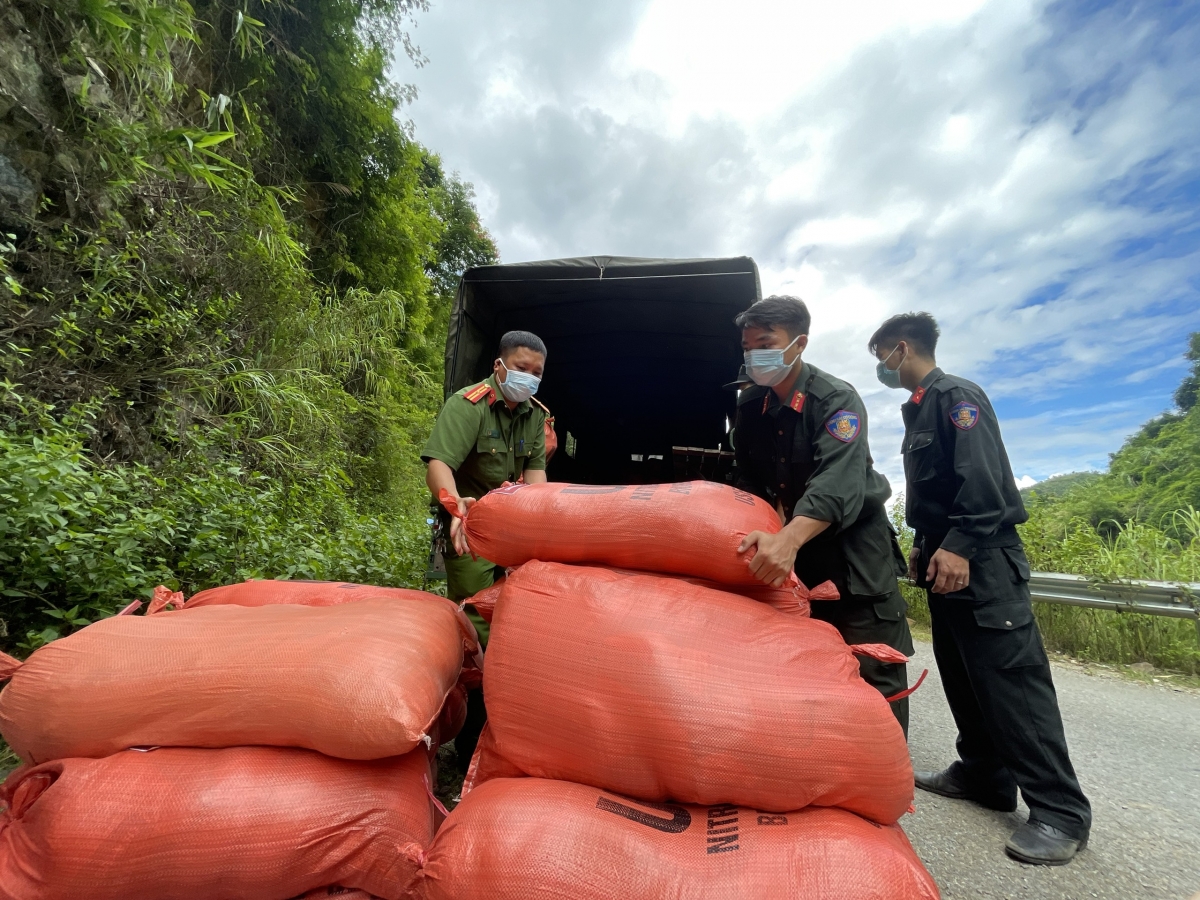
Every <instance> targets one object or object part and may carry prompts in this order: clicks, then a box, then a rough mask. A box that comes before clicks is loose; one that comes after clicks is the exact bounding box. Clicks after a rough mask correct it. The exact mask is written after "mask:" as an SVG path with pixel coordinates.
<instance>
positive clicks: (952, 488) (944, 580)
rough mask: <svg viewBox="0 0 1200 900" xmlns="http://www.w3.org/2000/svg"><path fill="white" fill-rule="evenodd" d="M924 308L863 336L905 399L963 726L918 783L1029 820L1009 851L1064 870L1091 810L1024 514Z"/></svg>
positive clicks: (916, 518) (923, 526) (936, 600)
mask: <svg viewBox="0 0 1200 900" xmlns="http://www.w3.org/2000/svg"><path fill="white" fill-rule="evenodd" d="M937 338H938V328H937V323H936V322H935V321H934V320H933V317H932V316H930V315H929V314H928V313H908V314H905V315H899V316H894V317H892V318H891V319H888V321H886V322H884V324H883V325H882V326H881V327H880V328H879V330H878V331H876V332H875V334H874V335H873V336H872V337H871V340H870V342H869V344H868V347H869V349H870V350H871V352H872V353H874V354H875V357H876V358H877V359H878V360H879V364H878V367H877V372H878V376H879V380H880V381H881V382H883V383H884V384H885V385H887V386H888V387H892V388H905V389H906V390H909V391H912V396H911V398H910V399H909V400H908V402H907V403H905V404H904V405H903V407H901V411H902V413H903V416H904V427H905V433H904V446H903V450H904V476H905V480H906V482H907V495H906V497H907V499H906V507H905V513H906V516H907V518H908V524H909V525H910V526H911V527H912V528H913V530H914V531H915V532H916V541H915V543H914V546H913V552H912V556H911V557H910V559H909V567H910V574H912V576H913V577H914V578H915V579H916V581H917V584H918V585H919V586H920V587H923V588H925V589H926V591H927V592H928V596H929V612H930V617H931V619H932V623H933V652H934V657H935V658H936V659H937V664H938V670H939V672H940V673H941V677H942V686H943V688H944V689H945V692H946V700H947V701H948V702H949V704H950V710H951V712H953V714H954V721H955V723H956V724H957V725H958V743H957V747H958V755H959V759H958V760H957V761H956V762H954V763H953V764H952V765H951V766H950V767H949V768H948V769H946V770H945V771H944V772H917V773H916V783H917V787H919V788H921V789H922V790H926V791H931V792H933V793H935V794H941V795H942V796H945V797H951V798H954V799H961V800H973V801H975V802H976V803H979V804H981V805H983V806H986V807H988V808H990V809H997V810H1001V811H1006V812H1009V811H1012V810H1015V809H1016V808H1017V789H1018V788H1019V789H1020V791H1021V794H1022V796H1023V797H1024V798H1025V802H1026V804H1027V805H1028V806H1029V821H1028V822H1027V823H1026V824H1024V825H1022V826H1021V827H1020V828H1018V829H1017V830H1016V831H1015V832H1014V833H1013V835H1012V837H1010V838H1009V840H1008V843H1007V844H1006V845H1005V849H1006V850H1007V852H1008V854H1009V855H1010V856H1012V857H1014V858H1015V859H1018V860H1020V861H1021V862H1026V863H1031V864H1037V865H1063V864H1065V863H1067V862H1070V861H1071V859H1072V858H1073V857H1074V856H1075V854H1076V853H1077V852H1078V851H1080V850H1082V849H1084V848H1085V847H1086V846H1087V840H1088V832H1089V830H1090V828H1091V823H1092V812H1091V806H1090V805H1089V803H1088V800H1087V798H1086V797H1085V796H1084V794H1083V791H1082V790H1081V789H1080V787H1079V781H1078V779H1077V778H1076V777H1075V770H1074V768H1073V767H1072V765H1071V759H1070V756H1069V755H1068V752H1067V738H1066V734H1065V733H1064V731H1063V724H1062V716H1061V714H1060V713H1059V709H1058V698H1057V696H1056V695H1055V692H1054V682H1053V680H1052V678H1051V674H1050V664H1049V660H1047V658H1046V651H1045V650H1044V649H1043V647H1042V638H1041V635H1040V634H1039V632H1038V627H1037V622H1036V621H1034V618H1033V608H1032V604H1031V602H1030V595H1029V563H1028V562H1027V561H1026V559H1025V550H1024V548H1023V546H1022V544H1021V538H1020V536H1019V535H1018V534H1017V529H1016V526H1017V525H1019V524H1021V523H1022V522H1024V521H1025V520H1026V519H1027V518H1028V516H1027V515H1026V513H1025V507H1024V505H1023V504H1022V503H1021V495H1020V493H1019V492H1018V490H1017V485H1016V482H1015V481H1014V479H1013V474H1012V468H1011V467H1010V466H1009V462H1008V455H1007V454H1006V453H1005V451H1004V444H1003V442H1002V441H1001V438H1000V425H999V423H998V422H997V420H996V414H995V412H994V411H993V410H992V405H991V403H990V402H989V401H988V398H987V395H986V394H985V393H984V392H983V390H982V389H981V388H980V387H979V386H978V385H975V384H972V383H971V382H969V381H967V380H965V379H963V378H958V377H955V376H953V375H947V374H946V373H945V372H943V371H942V370H941V369H939V368H937V364H936V362H935V361H934V351H935V349H936V346H937Z"/></svg>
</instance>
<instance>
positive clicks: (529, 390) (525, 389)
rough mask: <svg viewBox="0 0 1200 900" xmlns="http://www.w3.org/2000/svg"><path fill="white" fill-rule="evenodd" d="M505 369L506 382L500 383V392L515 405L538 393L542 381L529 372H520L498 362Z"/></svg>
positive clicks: (501, 361) (502, 362)
mask: <svg viewBox="0 0 1200 900" xmlns="http://www.w3.org/2000/svg"><path fill="white" fill-rule="evenodd" d="M497 362H499V363H500V367H501V368H502V369H504V380H503V381H502V382H500V390H501V392H502V393H503V394H504V396H505V397H507V398H508V399H509V400H511V401H512V402H513V403H521V402H522V401H525V400H528V399H529V398H530V397H532V396H533V395H534V394H536V393H537V389H538V385H539V384H541V383H542V379H540V378H538V377H537V376H536V375H530V374H529V373H528V372H520V371H518V370H516V369H510V368H509V367H508V366H506V365H504V360H502V359H501V360H497Z"/></svg>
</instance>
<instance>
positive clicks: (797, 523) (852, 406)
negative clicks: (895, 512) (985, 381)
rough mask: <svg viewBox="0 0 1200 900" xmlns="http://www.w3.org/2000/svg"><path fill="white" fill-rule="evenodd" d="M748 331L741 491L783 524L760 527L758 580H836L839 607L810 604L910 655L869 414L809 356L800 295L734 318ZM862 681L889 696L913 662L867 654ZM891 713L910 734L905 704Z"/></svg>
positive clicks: (858, 639) (819, 613)
mask: <svg viewBox="0 0 1200 900" xmlns="http://www.w3.org/2000/svg"><path fill="white" fill-rule="evenodd" d="M735 322H736V324H737V326H738V327H739V328H741V329H742V348H743V349H744V350H745V351H746V354H745V355H746V360H745V361H746V372H747V375H748V376H749V378H750V379H751V380H752V381H753V382H754V386H752V387H749V388H747V389H746V390H743V391H742V392H741V394H740V396H739V397H738V411H737V424H736V425H735V426H734V432H733V438H734V442H733V445H734V451H735V455H736V461H737V486H738V487H739V488H741V489H742V490H745V491H748V492H749V493H752V494H756V495H758V496H759V497H762V498H763V499H765V500H766V501H767V502H769V503H770V504H771V505H773V506H774V507H775V508H776V510H777V511H778V512H779V515H780V518H781V519H782V520H783V521H784V522H785V525H784V528H783V530H782V531H780V532H779V533H777V534H768V533H766V532H761V531H756V532H753V533H751V534H749V535H747V536H746V539H745V541H743V543H742V550H743V551H744V550H748V549H750V548H751V547H755V548H756V551H755V556H754V558H753V559H752V560H751V561H750V569H751V571H752V572H753V573H754V575H755V576H756V577H757V578H758V579H759V580H761V581H764V582H766V583H767V584H774V585H776V586H778V585H782V584H783V582H784V579H786V578H787V576H788V575H789V574H790V573H791V572H792V571H793V570H794V571H795V573H796V575H797V576H798V577H799V578H800V580H801V581H803V582H804V583H805V584H806V585H808V586H810V587H812V586H814V585H817V584H820V583H822V582H824V581H827V580H828V581H832V582H833V583H834V584H835V585H836V586H837V589H838V591H839V592H840V593H841V599H840V600H833V601H820V602H814V603H813V604H812V616H813V618H814V619H823V620H824V621H826V622H829V623H830V624H831V625H833V626H834V627H835V628H837V630H838V631H839V632H840V633H841V635H842V637H843V638H845V640H846V642H847V643H850V644H874V643H878V644H887V645H889V646H891V647H894V648H895V649H897V650H899V651H900V652H902V653H905V654H911V653H912V652H913V645H912V636H911V634H910V633H909V630H908V619H907V618H906V617H905V613H906V611H907V608H906V605H905V602H904V597H903V596H902V595H901V593H900V587H899V585H898V584H897V581H896V576H897V575H899V574H903V572H904V571H905V569H906V568H907V566H906V565H905V561H904V557H903V554H902V552H901V550H900V547H899V544H898V543H897V542H896V535H895V532H894V531H893V530H892V526H891V522H890V520H889V519H888V515H887V510H886V509H885V508H884V502H885V501H886V500H887V498H888V497H889V496H890V495H891V487H890V486H889V485H888V483H887V480H886V479H885V478H884V477H883V476H882V475H880V474H879V473H878V472H876V471H875V469H874V465H873V463H872V460H871V452H870V449H869V448H868V446H867V412H866V408H865V407H864V406H863V402H862V399H861V398H860V397H859V396H858V392H857V391H855V390H854V388H853V387H852V386H851V385H849V384H847V383H846V382H844V381H842V380H840V379H838V378H835V377H833V376H832V375H829V374H827V373H825V372H822V371H821V370H820V369H818V368H817V367H816V366H813V365H811V364H810V363H806V362H804V361H803V360H802V359H801V356H802V354H803V352H804V349H805V348H806V347H807V346H808V329H809V325H810V324H811V317H810V316H809V312H808V308H807V307H806V306H805V305H804V302H803V301H802V300H800V299H798V298H796V297H768V298H767V299H765V300H760V301H759V302H758V303H755V304H754V305H753V306H751V307H750V308H749V309H747V310H746V311H745V312H743V313H742V314H741V315H739V316H738V317H737V319H736V320H735ZM859 669H860V671H861V673H862V677H863V678H864V679H865V680H866V681H867V682H868V683H869V684H871V685H872V686H874V687H875V688H876V689H878V690H879V692H880V693H882V694H883V695H884V696H885V697H892V696H894V695H897V694H900V693H901V692H903V691H905V690H906V689H907V687H908V670H907V668H906V666H905V665H904V664H887V663H881V662H878V661H877V660H873V659H868V658H866V657H860V659H859ZM892 712H893V713H895V715H896V718H897V719H898V720H899V721H900V724H901V726H902V727H903V728H904V730H905V733H906V734H907V732H908V700H907V698H902V699H897V700H896V702H894V703H892Z"/></svg>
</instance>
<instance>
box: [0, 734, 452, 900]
mask: <svg viewBox="0 0 1200 900" xmlns="http://www.w3.org/2000/svg"><path fill="white" fill-rule="evenodd" d="M429 776H430V768H429V757H428V755H427V754H426V753H425V751H424V750H418V751H416V752H415V753H410V754H408V755H407V756H402V757H398V758H392V759H385V760H377V761H372V762H348V761H346V760H340V759H330V758H329V757H325V756H321V755H320V754H318V753H313V752H311V751H308V750H283V749H278V748H273V747H239V748H235V749H231V750H192V749H182V748H180V749H163V750H154V751H152V752H149V753H139V752H138V751H135V750H130V751H126V752H124V753H118V754H116V755H114V756H109V757H107V758H105V759H62V760H56V761H55V762H51V763H45V764H43V765H40V766H36V767H32V768H24V769H20V770H18V771H17V772H14V773H13V774H12V775H11V776H9V778H8V780H7V781H6V782H5V783H4V786H3V787H2V788H0V801H3V803H4V804H5V805H7V807H8V809H7V811H5V812H3V813H0V900H132V898H146V900H150V898H153V900H200V898H218V897H219V898H221V900H286V898H289V897H296V896H297V895H301V894H304V893H305V892H307V891H310V890H313V889H315V888H319V887H322V886H324V885H339V886H341V887H343V888H347V889H361V890H364V891H367V892H369V893H371V894H375V895H376V896H378V897H382V898H384V900H400V898H401V897H402V896H404V894H405V890H406V888H407V887H408V886H409V884H410V882H411V881H412V879H413V877H414V876H415V874H416V872H417V868H418V866H419V865H420V861H421V859H422V856H423V851H424V849H425V848H426V847H427V846H428V845H429V842H430V841H431V840H432V839H433V835H434V832H435V831H436V828H437V825H438V818H437V812H436V810H435V809H434V808H433V805H432V802H431V800H430V799H429V796H428V794H427V793H426V786H427V785H428V783H429Z"/></svg>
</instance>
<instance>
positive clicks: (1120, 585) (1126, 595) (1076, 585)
mask: <svg viewBox="0 0 1200 900" xmlns="http://www.w3.org/2000/svg"><path fill="white" fill-rule="evenodd" d="M902 580H903V581H904V582H905V583H906V584H912V583H913V582H912V581H911V580H909V579H907V578H905V579H902ZM1029 593H1030V595H1031V596H1032V597H1033V599H1034V600H1035V601H1037V602H1039V603H1059V604H1062V605H1064V606H1083V607H1087V608H1088V609H1107V610H1109V611H1111V612H1125V613H1141V614H1142V615H1147V616H1168V617H1170V618H1173V619H1192V620H1193V621H1195V623H1196V640H1198V641H1200V584H1194V583H1187V582H1175V581H1134V580H1128V581H1117V582H1100V581H1093V580H1091V579H1088V578H1086V577H1085V576H1083V575H1062V574H1059V573H1057V572H1034V573H1033V575H1032V576H1031V577H1030V579H1029Z"/></svg>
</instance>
